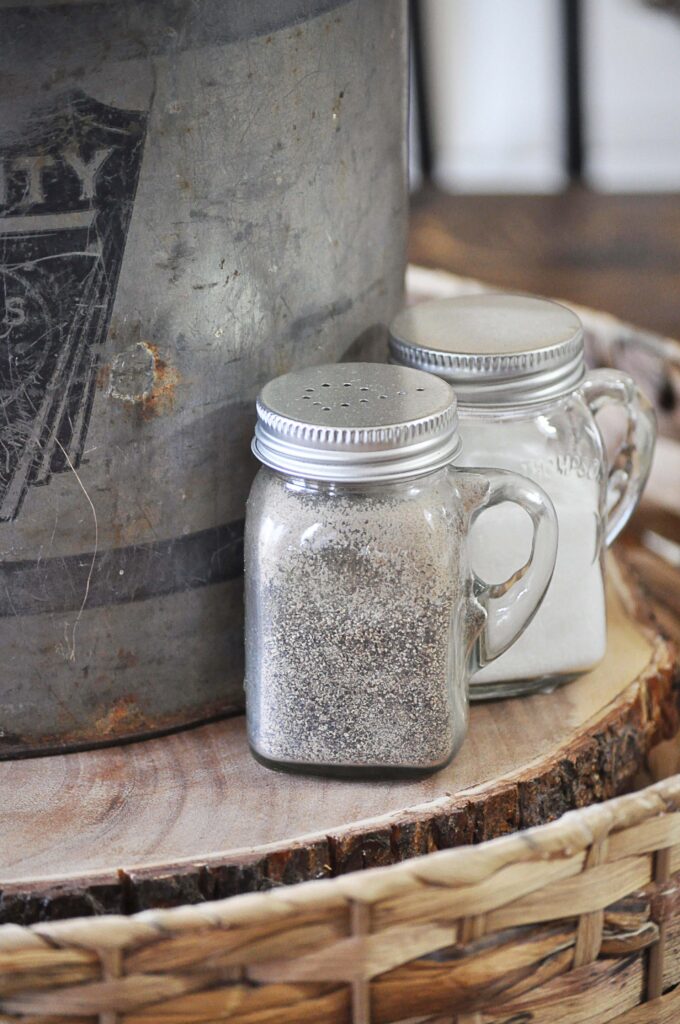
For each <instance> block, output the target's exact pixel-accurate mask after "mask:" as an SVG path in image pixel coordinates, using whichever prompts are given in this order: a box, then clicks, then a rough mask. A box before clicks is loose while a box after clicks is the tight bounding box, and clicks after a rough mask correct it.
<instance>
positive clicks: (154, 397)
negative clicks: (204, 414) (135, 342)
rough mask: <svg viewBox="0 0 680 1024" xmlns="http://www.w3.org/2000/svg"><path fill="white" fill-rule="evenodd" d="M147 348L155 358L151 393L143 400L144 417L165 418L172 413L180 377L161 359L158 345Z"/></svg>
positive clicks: (150, 345) (149, 344)
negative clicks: (164, 416)
mask: <svg viewBox="0 0 680 1024" xmlns="http://www.w3.org/2000/svg"><path fill="white" fill-rule="evenodd" d="M147 347H148V348H149V350H150V351H151V352H152V353H153V357H154V379H153V388H152V390H151V392H150V393H149V394H147V395H145V396H144V398H143V401H142V415H143V417H144V419H151V417H152V416H163V415H165V414H167V413H169V412H171V411H172V408H173V406H174V404H175V393H176V390H177V385H178V384H179V382H180V376H179V373H178V372H177V370H176V369H175V368H174V367H172V366H168V364H167V363H166V361H165V360H164V359H162V358H161V355H160V352H159V350H158V346H157V345H152V344H151V343H148V346H147Z"/></svg>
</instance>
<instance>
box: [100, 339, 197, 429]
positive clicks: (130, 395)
mask: <svg viewBox="0 0 680 1024" xmlns="http://www.w3.org/2000/svg"><path fill="white" fill-rule="evenodd" d="M179 380H180V377H179V374H178V372H177V370H175V369H174V368H173V367H171V366H168V364H167V362H166V361H165V359H163V358H162V357H161V355H160V351H159V348H158V345H154V344H153V343H152V342H150V341H137V342H135V343H134V345H130V346H129V347H128V348H126V349H124V350H123V351H122V352H119V353H118V355H117V356H116V357H115V359H114V360H113V362H112V364H111V366H110V368H109V372H108V383H107V385H106V391H107V394H108V395H110V396H111V397H112V398H115V399H118V400H119V401H121V402H123V403H125V405H126V406H130V407H132V408H135V409H136V410H137V411H138V414H139V415H140V416H141V418H142V419H145V420H147V419H150V418H151V417H153V416H160V415H163V414H165V413H168V412H170V410H171V409H172V407H173V405H174V400H175V390H176V388H177V385H178V383H179Z"/></svg>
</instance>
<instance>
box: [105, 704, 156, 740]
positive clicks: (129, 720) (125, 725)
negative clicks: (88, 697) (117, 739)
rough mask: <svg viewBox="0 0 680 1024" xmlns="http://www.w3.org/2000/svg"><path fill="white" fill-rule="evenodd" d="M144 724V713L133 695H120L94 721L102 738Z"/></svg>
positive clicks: (116, 734)
mask: <svg viewBox="0 0 680 1024" xmlns="http://www.w3.org/2000/svg"><path fill="white" fill-rule="evenodd" d="M143 724H144V715H143V714H142V712H141V711H140V709H139V707H138V706H137V701H136V700H135V698H134V697H133V696H131V695H130V696H125V697H119V698H118V700H116V701H114V703H113V704H112V705H111V707H110V708H109V709H108V710H107V711H106V712H105V713H104V714H103V715H102V717H101V718H98V719H97V720H96V721H95V722H94V732H95V735H96V736H98V737H100V738H101V739H103V738H105V737H106V736H118V735H120V734H121V732H124V731H125V732H127V731H128V730H133V729H138V728H140V727H141V726H142V725H143Z"/></svg>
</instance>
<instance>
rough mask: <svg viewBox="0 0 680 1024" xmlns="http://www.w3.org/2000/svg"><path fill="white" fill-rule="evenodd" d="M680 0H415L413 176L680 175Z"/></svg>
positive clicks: (544, 182) (628, 187)
mask: <svg viewBox="0 0 680 1024" xmlns="http://www.w3.org/2000/svg"><path fill="white" fill-rule="evenodd" d="M679 15H680V4H677V3H673V2H672V0H671V2H668V3H651V2H649V0H647V2H645V0H411V16H412V23H413V58H414V60H413V68H414V73H413V76H412V80H413V102H412V122H411V131H412V145H411V154H412V159H411V173H412V186H413V187H414V188H417V187H418V186H419V185H420V184H421V183H422V181H423V179H424V178H425V179H431V180H432V181H434V183H435V184H437V185H438V186H439V187H440V188H442V189H444V190H446V191H453V192H456V193H465V192H472V193H484V192H493V193H523V192H524V193H554V192H559V191H561V190H563V189H564V188H565V187H566V186H567V185H568V184H569V183H570V182H571V181H581V182H583V183H584V184H585V185H587V186H589V187H591V188H593V189H595V190H598V191H602V192H620V191H625V192H654V191H673V190H677V189H678V188H680V16H679Z"/></svg>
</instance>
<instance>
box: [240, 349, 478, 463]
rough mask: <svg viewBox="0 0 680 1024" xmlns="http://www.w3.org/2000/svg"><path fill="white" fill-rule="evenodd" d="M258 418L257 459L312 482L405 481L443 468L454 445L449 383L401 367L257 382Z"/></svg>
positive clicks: (312, 372)
mask: <svg viewBox="0 0 680 1024" xmlns="http://www.w3.org/2000/svg"><path fill="white" fill-rule="evenodd" d="M257 417H258V418H257V425H256V427H255V437H254V438H253V452H254V453H255V455H256V456H257V458H258V459H259V460H260V461H261V462H263V463H264V464H265V465H266V466H270V467H271V468H272V469H277V470H279V471H280V472H283V473H287V474H290V475H292V476H301V477H308V478H311V479H314V480H326V481H333V480H335V481H338V482H362V481H391V480H402V479H407V478H409V477H414V476H420V475H422V474H424V473H429V472H431V471H433V470H435V469H438V468H440V467H442V466H445V465H447V463H449V462H451V460H452V459H453V458H454V457H455V456H456V454H457V453H458V451H459V449H460V438H459V435H458V416H457V412H456V396H455V394H454V392H453V390H452V389H451V387H450V386H449V385H448V384H447V383H446V382H445V381H443V380H440V379H439V378H437V377H433V376H432V375H431V374H426V373H421V372H420V371H418V370H411V369H407V368H405V367H401V366H387V365H384V364H380V363H337V364H333V365H329V366H312V367H309V368H308V369H304V370H296V371H294V372H293V373H288V374H286V375H285V376H283V377H278V378H276V380H272V381H270V382H269V383H268V384H266V385H265V386H264V388H263V389H262V391H261V392H260V394H259V396H258V399H257Z"/></svg>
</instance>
